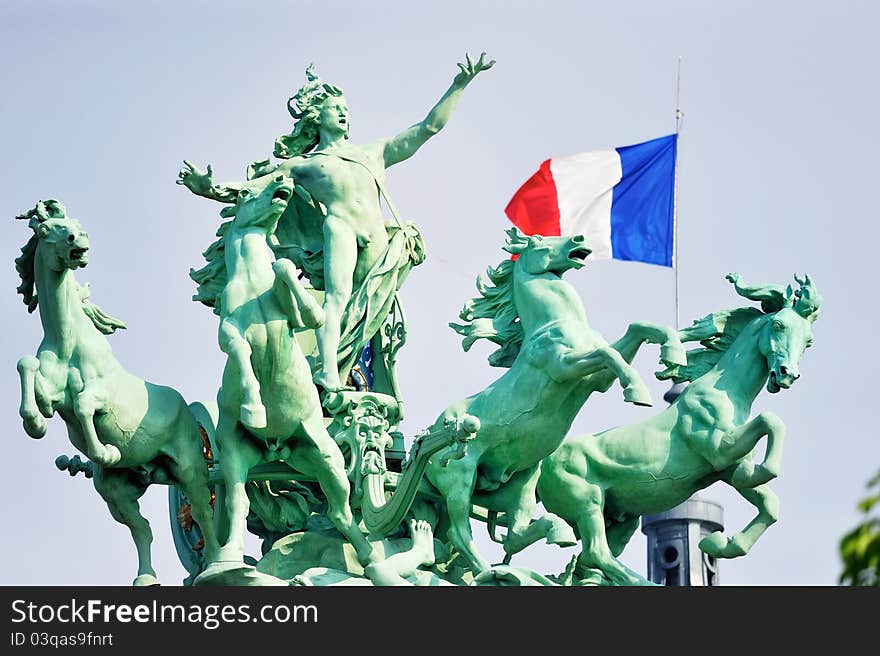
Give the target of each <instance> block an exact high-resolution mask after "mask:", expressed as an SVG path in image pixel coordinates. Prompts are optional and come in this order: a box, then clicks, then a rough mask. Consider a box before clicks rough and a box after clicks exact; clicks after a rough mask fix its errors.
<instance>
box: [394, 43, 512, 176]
mask: <svg viewBox="0 0 880 656" xmlns="http://www.w3.org/2000/svg"><path fill="white" fill-rule="evenodd" d="M494 65H495V60H494V59H492V60H490V61H486V53H485V52H484V53H482V54H481V55H480V58H479V59H478V60H476V61H474V59H473V57H471V56H470V55H469V54H466V55H465V63H459V64H458V67H459V68H460V69H461V70H460V71H459V73H458V75H456V76H455V78H454V79H453V80H452V84H451V85H450V87H449V89H447V90H446V93H444V94H443V97H442V98H440V100H438V101H437V104H436V105H434V107H433V108H432V109H431V111H430V112H428V115H427V116H426V117H425V119H424V120H423V121H421V122H420V123H416V124H415V125H413V126H411V127H409V128H407V129H406V130H404V131H403V132H401V133H400V134H398V135H396V136H394V137H391V138H390V139H388V140H386V141H385V142H384V149H383V156H384V159H385V168H388V167H389V166H392V165H394V164H397V163H398V162H402V161H403V160H405V159H409V158H410V157H412V156H413V155H414V154H415V152H416V151H417V150H418V149H419V148H421V146H422V144H424V143H425V142H426V141H427V140H428V139H430V138H431V137H432V136H434V135H435V134H437V133H438V132H439V131H440V130H442V129H443V127H444V126H445V125H446V123H447V122H448V121H449V117H450V116H452V112H453V111H454V110H455V107H456V105H458V101H459V99H460V98H461V92H462V91H464V88H465V87H466V86H467V85H468V84H470V82H471V80H473V79H474V78H475V77H476V76H477V75H478V74H479V73H480V72H481V71H486V70H489V69H490V68H492V66H494Z"/></svg>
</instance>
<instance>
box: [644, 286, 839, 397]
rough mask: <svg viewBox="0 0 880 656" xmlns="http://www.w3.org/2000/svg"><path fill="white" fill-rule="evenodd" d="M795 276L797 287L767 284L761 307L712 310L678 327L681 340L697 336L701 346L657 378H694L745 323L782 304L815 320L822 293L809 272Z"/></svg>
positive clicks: (710, 365) (723, 350) (705, 370)
mask: <svg viewBox="0 0 880 656" xmlns="http://www.w3.org/2000/svg"><path fill="white" fill-rule="evenodd" d="M794 279H795V281H796V282H797V283H798V286H799V287H800V288H799V289H797V290H795V289H794V288H793V287H792V286H791V285H788V287H785V288H783V287H773V288H768V289H770V290H771V291H772V294H771V298H765V299H764V300H762V301H761V309H760V310H759V309H758V308H755V307H741V308H737V309H735V310H723V311H720V312H713V313H712V314H709V315H706V316H705V317H703V318H702V319H697V320H696V321H694V323H693V325H692V326H690V327H689V328H685V329H684V330H682V331H681V337H682V339H683V341H693V340H699V342H700V345H701V347H702V348H695V349H690V350H688V352H687V364H686V365H684V366H678V365H676V366H670V367H667V368H666V369H664V370H663V371H661V372H659V373H657V378H659V379H660V380H669V379H672V381H673V382H676V383H682V382H685V381H687V382H693V381H694V380H696V379H697V378H699V377H700V376H702V375H703V374H706V373H708V372H709V370H711V369H712V368H713V367H714V366H715V365H716V364H718V361H719V360H720V359H721V357H722V356H723V355H724V354H725V353H726V352H727V351H728V349H730V347H731V346H732V345H733V343H734V342H735V341H736V339H737V337H739V335H740V333H741V332H742V331H743V330H744V329H745V328H746V326H748V325H749V324H751V323H752V322H754V321H756V320H758V319H762V318H767V317H770V316H771V315H773V314H775V313H776V312H779V311H780V310H782V309H784V308H787V307H788V308H792V309H793V310H794V311H795V312H797V313H798V314H799V315H801V316H802V317H803V318H804V319H807V320H808V321H811V322H812V321H815V319H816V317H817V316H818V314H819V308H820V306H821V304H822V296H821V295H820V294H819V290H818V289H816V286H815V285H814V284H813V281H812V280H810V277H809V276H804V277H803V278H800V277H798V276H795V277H794Z"/></svg>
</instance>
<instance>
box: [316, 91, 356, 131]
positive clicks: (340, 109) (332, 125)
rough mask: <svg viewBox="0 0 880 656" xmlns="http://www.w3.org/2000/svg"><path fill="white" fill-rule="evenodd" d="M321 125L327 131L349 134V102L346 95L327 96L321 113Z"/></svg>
mask: <svg viewBox="0 0 880 656" xmlns="http://www.w3.org/2000/svg"><path fill="white" fill-rule="evenodd" d="M319 119H320V122H321V127H322V128H323V129H324V130H326V131H327V132H330V133H334V134H340V135H347V134H348V127H349V126H348V103H347V102H346V101H345V96H327V99H326V100H325V101H324V102H323V104H322V105H321V113H320V114H319Z"/></svg>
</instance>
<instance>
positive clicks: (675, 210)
mask: <svg viewBox="0 0 880 656" xmlns="http://www.w3.org/2000/svg"><path fill="white" fill-rule="evenodd" d="M680 99H681V56H679V58H678V67H677V71H676V74H675V149H676V152H675V180H674V183H673V184H674V189H673V192H672V193H673V196H672V227H673V237H672V272H673V274H672V275H673V277H674V278H675V329H676V330H679V329H680V328H681V320H680V315H679V308H678V159H679V148H680V144H679V140H680V138H681V137H680V134H681V119H682V116H683V114H682V112H681V103H680Z"/></svg>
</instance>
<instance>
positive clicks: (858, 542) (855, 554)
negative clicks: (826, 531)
mask: <svg viewBox="0 0 880 656" xmlns="http://www.w3.org/2000/svg"><path fill="white" fill-rule="evenodd" d="M868 490H869V491H871V492H872V493H871V494H869V495H868V496H867V497H865V498H864V499H862V500H861V501H860V502H859V504H858V508H859V510H860V511H861V512H862V513H863V514H864V516H865V517H864V519H863V521H862V522H861V523H860V524H859V525H858V526H856V527H855V528H854V529H853V530H852V531H850V532H849V533H847V534H846V535H844V536H843V539H842V540H841V541H840V557H841V559H842V560H843V567H844V569H843V573H842V574H841V575H840V583H842V584H844V585H872V586H878V587H880V471H878V472H877V474H876V475H875V476H874V478H872V479H871V480H870V481H868Z"/></svg>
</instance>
